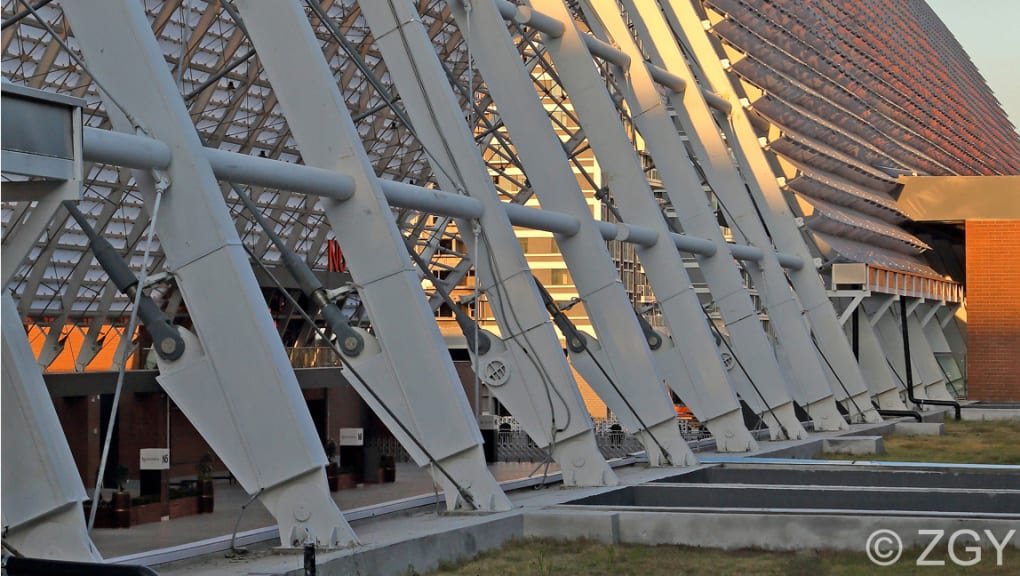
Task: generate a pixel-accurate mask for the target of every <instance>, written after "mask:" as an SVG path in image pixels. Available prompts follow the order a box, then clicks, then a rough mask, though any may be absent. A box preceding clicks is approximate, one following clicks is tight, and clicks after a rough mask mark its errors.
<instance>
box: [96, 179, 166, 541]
mask: <svg viewBox="0 0 1020 576" xmlns="http://www.w3.org/2000/svg"><path fill="white" fill-rule="evenodd" d="M162 200H163V189H162V187H160V186H157V187H156V200H155V202H154V203H153V207H152V220H151V221H150V222H149V232H148V237H147V238H146V241H145V251H144V253H143V255H142V270H141V275H140V276H139V278H138V286H137V287H136V288H135V302H134V305H133V306H132V307H131V317H130V319H129V320H128V327H127V330H126V331H125V332H124V335H123V336H122V338H132V337H133V335H134V333H135V327H136V325H137V322H138V308H139V306H140V305H141V301H142V293H143V292H144V290H143V287H144V286H145V281H146V278H147V276H148V273H149V253H150V251H151V250H152V239H153V236H154V235H155V232H156V220H157V218H158V217H159V206H160V204H161V203H162ZM126 373H127V359H126V358H125V361H124V362H122V363H121V365H120V369H119V370H118V371H117V386H116V388H115V389H114V392H113V408H112V409H111V411H110V421H109V423H108V424H107V425H106V438H105V440H104V441H103V453H102V456H100V458H99V473H98V475H97V477H96V488H95V490H94V491H93V492H92V508H91V509H90V510H89V524H88V531H89V532H90V533H91V532H92V528H93V527H95V525H96V512H98V511H99V495H100V491H101V490H102V489H103V476H104V475H105V473H106V462H107V458H109V456H110V442H111V440H112V439H113V427H114V425H115V424H116V423H117V413H118V412H119V410H118V407H119V406H120V394H121V392H122V391H123V389H124V375H125V374H126Z"/></svg>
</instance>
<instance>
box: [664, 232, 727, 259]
mask: <svg viewBox="0 0 1020 576" xmlns="http://www.w3.org/2000/svg"><path fill="white" fill-rule="evenodd" d="M671 236H673V243H674V244H676V247H677V248H679V249H680V250H682V251H684V252H691V253H693V254H701V255H702V256H714V255H715V252H716V246H715V243H714V242H712V241H711V240H705V239H704V238H699V237H697V236H688V235H686V234H676V233H672V234H671Z"/></svg>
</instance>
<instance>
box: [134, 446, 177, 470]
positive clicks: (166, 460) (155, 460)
mask: <svg viewBox="0 0 1020 576" xmlns="http://www.w3.org/2000/svg"><path fill="white" fill-rule="evenodd" d="M138 452H139V454H140V455H141V460H140V462H139V465H138V468H139V469H141V470H169V469H170V450H168V449H166V448H142V449H141V450H139V451H138Z"/></svg>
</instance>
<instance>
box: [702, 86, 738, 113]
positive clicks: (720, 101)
mask: <svg viewBox="0 0 1020 576" xmlns="http://www.w3.org/2000/svg"><path fill="white" fill-rule="evenodd" d="M701 95H702V96H704V97H705V103H706V104H708V106H709V107H710V108H715V109H716V110H718V111H720V112H722V113H723V114H729V113H730V110H732V109H733V105H732V104H730V101H729V100H727V99H725V98H723V97H722V96H720V95H718V94H716V93H715V92H709V91H708V90H702V91H701Z"/></svg>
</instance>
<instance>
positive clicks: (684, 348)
mask: <svg viewBox="0 0 1020 576" xmlns="http://www.w3.org/2000/svg"><path fill="white" fill-rule="evenodd" d="M529 3H530V4H531V5H534V6H535V7H537V8H538V10H539V11H540V12H543V13H545V14H547V15H549V16H551V17H553V18H555V19H557V20H560V21H561V22H563V23H564V24H565V26H564V32H563V34H562V35H561V36H559V37H556V38H553V37H551V36H549V35H543V42H544V44H545V46H546V50H547V53H548V54H549V56H550V57H551V58H552V61H553V63H554V64H555V65H556V69H557V73H558V74H559V78H560V82H561V83H562V86H563V87H564V88H565V89H566V91H567V93H568V95H569V96H570V100H571V103H572V104H573V106H574V108H575V110H576V111H577V112H578V117H579V119H580V123H581V126H582V128H583V129H584V133H585V136H586V137H587V138H588V142H589V143H590V145H591V147H592V150H593V151H594V152H595V155H596V157H597V158H598V160H599V163H600V165H601V166H602V168H603V171H604V174H605V177H606V184H607V186H608V187H609V189H610V190H611V191H612V193H613V197H614V198H615V199H616V201H617V206H618V208H619V210H620V212H621V214H622V215H623V217H624V218H625V219H627V221H628V222H629V223H633V224H639V225H642V226H646V227H648V228H651V229H653V230H655V231H656V232H658V234H659V235H660V238H667V237H669V233H670V232H669V229H668V227H667V225H666V222H665V220H664V219H663V215H662V212H661V211H660V209H659V206H658V204H657V203H656V202H655V198H654V195H653V193H652V190H651V188H650V186H649V184H648V180H647V179H646V178H645V174H644V172H643V171H642V170H641V165H640V161H639V159H638V157H637V154H636V153H635V151H634V148H633V146H632V145H631V142H630V140H629V139H628V137H627V135H626V133H625V132H624V129H623V126H622V124H621V123H620V122H619V121H617V120H616V118H618V113H617V111H616V108H615V106H614V105H613V103H612V100H611V99H610V96H609V93H608V92H607V91H606V88H605V79H603V78H602V76H601V75H599V73H598V71H597V70H596V68H595V65H594V63H593V62H592V57H591V53H590V52H589V51H588V48H587V47H586V46H585V43H584V42H583V40H582V38H581V35H580V32H579V31H578V30H577V27H576V25H575V23H574V20H573V18H572V16H571V15H570V12H569V11H568V10H567V8H566V6H565V5H564V4H563V2H562V1H561V0H533V1H530V2H529ZM684 161H686V160H684ZM638 256H639V258H640V259H641V262H642V264H643V265H644V268H645V273H646V274H647V276H648V279H649V281H650V283H651V285H652V289H653V291H654V292H655V295H656V299H657V301H658V304H659V306H660V308H661V309H662V313H663V316H664V317H665V318H666V321H667V324H668V325H669V327H670V331H671V336H672V338H673V343H674V344H675V345H676V346H677V348H678V349H679V350H680V351H681V353H683V354H684V363H685V364H686V367H687V370H688V372H689V373H690V374H691V383H692V384H693V385H694V386H696V387H698V388H700V387H702V386H706V385H708V386H721V385H723V382H724V380H725V370H724V369H722V368H723V367H722V364H721V360H720V358H719V353H718V351H717V350H716V349H715V344H714V341H713V337H712V335H711V334H710V333H709V331H708V326H707V324H706V320H705V317H704V313H703V311H702V309H701V303H700V302H699V300H698V297H697V295H696V294H695V293H694V290H693V289H692V287H691V282H690V278H689V277H688V276H687V273H686V271H685V270H684V268H683V261H682V259H681V258H680V254H679V252H677V250H676V247H675V246H672V245H670V243H666V242H661V241H660V242H659V243H657V244H656V245H655V246H651V247H648V248H638ZM751 369H752V370H753V368H751ZM734 383H735V384H736V383H739V380H735V382H734ZM670 384H672V385H674V386H676V383H675V382H670ZM755 384H757V389H740V390H738V393H740V395H741V397H742V398H743V399H744V401H745V402H747V403H748V405H749V406H751V408H752V409H753V410H754V411H755V412H756V413H758V414H761V415H762V417H763V418H764V419H765V421H766V423H767V424H768V426H769V429H770V431H771V432H772V437H773V438H779V437H784V436H785V437H790V438H799V437H802V436H805V435H806V433H805V432H804V429H803V427H802V426H801V425H800V422H798V421H797V418H796V415H795V414H794V410H793V401H792V400H791V399H790V396H789V394H788V393H787V391H786V389H785V386H783V384H782V382H774V381H771V380H769V381H763V382H762V383H760V384H759V383H757V382H756V383H755ZM678 394H679V395H680V397H681V398H684V397H685V395H687V396H696V397H700V398H704V399H706V400H708V399H711V398H712V397H713V396H715V395H718V396H719V398H720V399H723V400H724V403H722V404H720V405H717V406H714V407H713V408H712V409H710V410H709V417H714V416H717V415H719V414H722V413H724V412H723V411H722V410H726V411H727V412H728V411H729V410H728V409H727V408H726V406H729V404H728V398H729V393H724V392H715V391H713V392H708V391H703V390H698V389H697V388H696V389H695V390H683V389H681V390H678Z"/></svg>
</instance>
